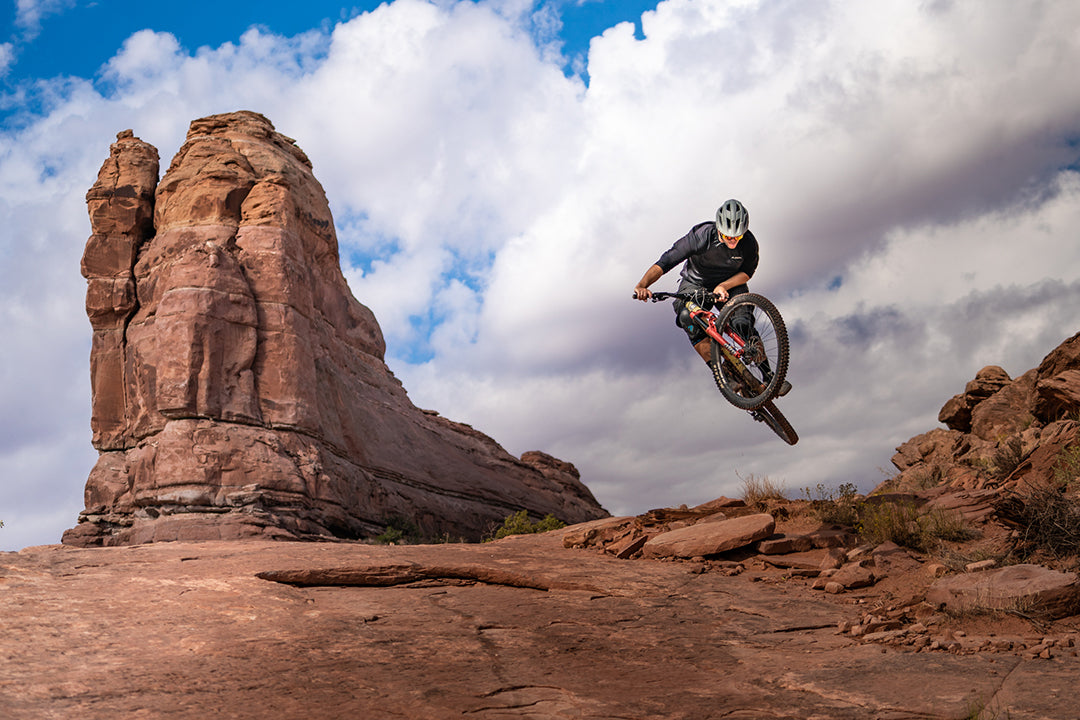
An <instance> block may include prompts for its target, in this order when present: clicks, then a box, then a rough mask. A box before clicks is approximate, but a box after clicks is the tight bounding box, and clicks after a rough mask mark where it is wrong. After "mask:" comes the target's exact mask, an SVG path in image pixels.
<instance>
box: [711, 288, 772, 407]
mask: <svg viewBox="0 0 1080 720" xmlns="http://www.w3.org/2000/svg"><path fill="white" fill-rule="evenodd" d="M716 328H717V330H719V332H720V333H721V334H722V335H725V336H727V337H730V338H737V339H736V340H733V342H734V345H735V346H736V348H737V361H736V362H732V361H731V360H730V359H729V358H727V357H725V356H724V352H723V349H722V348H721V346H720V343H718V342H717V341H716V340H715V339H714V340H713V341H712V363H711V366H712V371H713V378H714V379H715V380H716V385H717V387H718V388H719V389H720V392H721V393H722V394H723V395H724V397H725V398H726V399H727V401H728V402H730V403H731V404H732V405H734V406H735V407H737V408H741V409H743V410H754V409H757V408H759V407H761V406H762V405H764V404H765V403H766V402H768V401H769V400H772V399H773V398H774V397H776V394H777V393H778V392H779V391H780V387H781V385H783V382H784V378H785V376H786V375H787V368H788V352H789V350H788V336H787V327H786V326H785V325H784V319H783V318H782V317H780V311H779V310H777V309H776V306H775V305H773V304H772V302H771V301H770V300H769V299H768V298H765V297H763V296H761V295H756V294H754V293H744V294H742V295H736V296H735V297H733V298H731V299H730V300H728V302H727V303H726V304H725V305H724V307H723V309H721V311H720V315H719V317H718V318H717V319H716ZM740 341H741V342H740Z"/></svg>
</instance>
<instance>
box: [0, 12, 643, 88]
mask: <svg viewBox="0 0 1080 720" xmlns="http://www.w3.org/2000/svg"><path fill="white" fill-rule="evenodd" d="M656 3H657V0H617V1H616V0H585V1H584V2H580V1H577V2H575V1H574V0H556V1H555V2H550V3H546V5H547V6H548V7H550V8H551V10H552V12H553V15H552V17H553V18H557V25H556V27H557V28H558V33H557V38H558V40H559V41H560V42H561V43H562V49H563V53H564V54H565V56H566V60H567V63H566V68H567V72H575V69H574V67H573V61H574V60H575V59H576V58H581V57H582V56H583V55H585V53H587V52H588V49H589V41H590V40H591V39H592V38H593V37H594V36H596V35H599V34H600V33H601V32H603V31H604V30H606V29H607V28H609V27H612V26H614V25H617V24H618V23H620V22H633V23H636V24H637V33H638V35H639V36H640V32H641V14H642V13H643V12H645V11H646V10H652V9H653V8H655V7H656ZM381 4H382V3H380V2H363V3H350V4H342V3H340V2H330V1H328V0H309V1H308V2H303V3H290V2H266V3H242V2H224V3H223V2H213V1H211V0H191V1H190V2H185V3H182V4H179V5H171V4H166V3H130V2H116V1H110V0H98V1H94V2H84V1H83V0H56V1H54V2H50V1H49V0H41V1H40V2H29V3H25V5H27V6H28V7H35V8H37V10H36V11H34V12H33V13H23V17H24V20H22V21H21V22H20V21H18V20H17V17H16V12H15V9H14V8H9V9H8V11H7V12H6V13H5V15H4V17H3V18H2V22H0V42H8V43H11V45H12V48H13V51H14V53H15V59H14V62H13V63H12V65H11V67H10V71H9V74H8V77H6V78H5V80H6V82H7V84H8V87H9V88H10V87H11V86H12V84H13V83H14V84H18V83H19V82H20V81H22V80H26V79H32V78H51V77H57V76H62V75H75V76H79V77H92V76H93V75H94V74H95V73H96V71H97V70H98V68H100V67H102V66H103V65H104V64H105V63H106V62H107V61H108V60H109V58H111V57H112V56H113V55H114V54H115V53H116V50H117V48H119V47H120V46H121V44H123V42H124V40H125V39H127V38H128V37H129V36H130V35H131V34H132V33H133V32H135V31H137V30H143V29H152V30H157V31H161V32H169V33H172V34H173V35H175V36H176V37H177V38H178V39H179V40H180V42H181V44H183V45H184V46H185V47H188V48H191V49H195V48H199V47H204V46H206V47H217V46H219V45H222V44H224V43H228V42H235V41H236V39H237V38H238V37H240V35H241V34H243V32H244V31H245V30H247V29H248V28H250V27H260V28H264V29H266V30H267V31H268V32H270V33H273V34H276V35H286V36H291V35H297V34H300V33H304V32H307V31H310V30H312V29H315V28H321V29H325V30H329V29H330V28H332V27H333V26H334V25H335V24H337V23H340V22H343V21H347V20H349V19H351V18H353V17H356V16H357V15H359V14H361V13H363V12H366V11H370V10H373V9H374V8H376V7H378V6H379V5H381ZM28 14H29V15H30V16H31V17H34V18H37V19H36V20H35V21H33V22H30V21H29V19H28V18H26V16H27V15H28ZM208 19H210V20H209V21H208ZM538 31H539V30H538Z"/></svg>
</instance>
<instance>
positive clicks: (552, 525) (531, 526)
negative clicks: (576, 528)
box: [489, 510, 566, 540]
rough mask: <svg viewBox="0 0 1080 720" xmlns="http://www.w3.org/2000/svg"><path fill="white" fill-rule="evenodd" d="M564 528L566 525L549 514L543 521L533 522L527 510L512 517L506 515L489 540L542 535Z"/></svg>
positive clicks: (520, 511)
mask: <svg viewBox="0 0 1080 720" xmlns="http://www.w3.org/2000/svg"><path fill="white" fill-rule="evenodd" d="M564 527H566V523H564V522H563V521H562V520H559V519H558V518H557V517H555V516H554V515H551V514H550V513H549V514H547V515H545V516H544V517H543V519H541V520H537V521H536V522H533V521H531V520H529V511H528V510H519V511H518V512H516V513H514V514H513V515H507V516H506V519H505V520H503V524H502V526H501V527H499V528H497V529H496V530H495V533H494V535H493V536H492V537H491V538H489V540H498V539H500V538H504V537H508V536H510V535H529V534H532V533H542V532H547V531H548V530H558V529H559V528H564Z"/></svg>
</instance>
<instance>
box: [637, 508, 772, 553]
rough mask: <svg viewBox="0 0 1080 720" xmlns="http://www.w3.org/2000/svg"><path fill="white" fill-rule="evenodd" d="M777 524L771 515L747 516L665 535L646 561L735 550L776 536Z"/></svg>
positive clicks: (651, 545) (652, 542) (652, 543)
mask: <svg viewBox="0 0 1080 720" xmlns="http://www.w3.org/2000/svg"><path fill="white" fill-rule="evenodd" d="M775 529H776V521H775V519H774V518H773V516H772V515H769V514H768V513H760V514H756V515H744V516H742V517H737V518H730V519H727V520H721V521H719V522H707V523H698V524H696V525H691V526H690V527H684V528H679V529H678V530H671V531H669V532H665V533H661V534H659V535H656V536H655V537H653V538H650V539H649V541H648V542H646V543H645V545H644V547H643V548H642V552H643V553H644V555H645V557H653V558H660V557H680V558H692V557H699V556H706V555H716V554H717V553H722V552H727V551H728V550H735V549H738V548H741V547H745V546H747V545H750V544H751V543H754V542H757V541H758V540H763V539H765V538H767V537H769V536H770V535H772V534H773V530H775Z"/></svg>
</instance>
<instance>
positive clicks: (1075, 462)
mask: <svg viewBox="0 0 1080 720" xmlns="http://www.w3.org/2000/svg"><path fill="white" fill-rule="evenodd" d="M1077 479H1080V445H1070V446H1069V447H1067V448H1064V449H1063V450H1062V451H1061V452H1060V453H1059V454H1058V456H1057V459H1056V460H1055V461H1054V480H1056V481H1057V482H1059V483H1060V484H1062V485H1065V486H1068V485H1070V484H1072V483H1073V482H1075V481H1076V480H1077ZM0 525H3V523H0Z"/></svg>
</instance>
